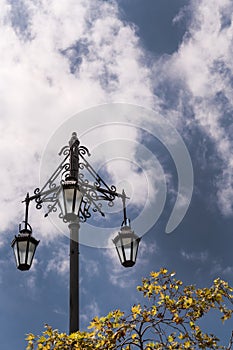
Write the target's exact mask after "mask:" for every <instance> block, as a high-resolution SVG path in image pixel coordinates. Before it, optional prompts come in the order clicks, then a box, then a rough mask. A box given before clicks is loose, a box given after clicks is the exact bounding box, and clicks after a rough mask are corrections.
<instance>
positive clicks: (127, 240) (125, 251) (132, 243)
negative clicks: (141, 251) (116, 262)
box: [113, 222, 140, 267]
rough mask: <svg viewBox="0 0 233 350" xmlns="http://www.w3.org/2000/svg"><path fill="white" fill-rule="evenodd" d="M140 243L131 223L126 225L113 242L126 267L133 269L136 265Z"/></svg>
mask: <svg viewBox="0 0 233 350" xmlns="http://www.w3.org/2000/svg"><path fill="white" fill-rule="evenodd" d="M139 242H140V238H139V237H138V236H137V235H136V234H135V233H134V231H132V229H131V227H130V224H129V222H127V223H126V224H125V223H124V224H123V225H122V226H121V229H120V232H118V235H117V236H116V237H115V238H114V240H113V243H114V244H115V246H116V250H117V253H118V256H119V259H120V262H121V264H122V265H123V266H124V267H132V266H133V265H134V264H135V262H136V258H137V252H138V246H139Z"/></svg>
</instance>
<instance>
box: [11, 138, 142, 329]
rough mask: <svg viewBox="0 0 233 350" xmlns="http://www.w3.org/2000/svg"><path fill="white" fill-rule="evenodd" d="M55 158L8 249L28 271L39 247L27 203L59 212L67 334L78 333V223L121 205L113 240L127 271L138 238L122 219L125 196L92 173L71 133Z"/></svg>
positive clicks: (136, 247) (18, 266)
mask: <svg viewBox="0 0 233 350" xmlns="http://www.w3.org/2000/svg"><path fill="white" fill-rule="evenodd" d="M59 155H63V156H64V158H63V160H62V162H61V163H60V164H59V166H58V167H57V169H56V170H55V171H54V173H53V174H52V175H51V176H50V178H49V179H48V180H47V182H46V183H45V185H44V186H43V187H42V188H41V189H39V188H36V189H35V190H34V194H33V195H32V196H29V193H27V195H26V198H25V200H24V201H23V202H25V205H26V210H25V220H24V221H23V224H24V226H23V228H22V229H21V225H20V227H19V234H18V236H15V238H14V239H13V241H12V243H11V246H12V248H13V250H14V255H15V260H16V266H17V268H18V269H19V270H21V271H25V270H29V269H30V267H31V265H32V261H33V257H34V254H35V251H36V247H37V245H38V244H39V241H37V240H36V239H35V238H34V237H33V236H32V228H31V226H30V224H29V223H28V209H29V203H30V202H31V201H35V202H36V208H37V209H41V208H42V204H45V205H47V213H46V214H45V217H46V216H48V214H49V213H51V212H56V211H57V210H58V209H59V210H60V213H59V217H60V218H61V219H62V220H63V221H64V222H65V223H68V227H69V229H70V326H69V330H70V333H73V332H76V331H77V330H79V223H80V222H85V221H86V220H87V219H88V218H90V216H91V210H92V211H93V212H99V213H100V214H101V215H102V216H104V213H103V211H102V209H101V207H102V204H101V202H102V201H107V202H108V205H109V206H112V205H113V204H114V201H115V199H116V198H121V199H122V203H123V215H124V220H123V223H122V226H121V229H120V232H119V233H118V235H117V237H116V238H115V239H114V240H113V242H114V244H115V245H116V249H117V253H118V255H119V258H120V262H121V264H122V265H123V266H124V267H131V266H133V265H134V264H135V262H136V257H137V251H138V245H139V242H140V238H139V237H138V236H136V235H135V233H134V232H133V231H132V230H131V226H130V221H129V219H127V217H126V205H125V203H126V198H127V197H126V194H125V192H124V191H123V192H122V194H121V193H118V192H117V191H116V187H115V186H113V185H112V186H110V187H109V186H108V185H107V184H106V182H105V181H104V180H103V179H102V178H101V177H100V176H99V175H98V174H97V173H96V172H95V170H94V169H93V167H92V166H91V165H90V163H89V162H88V161H87V160H86V156H90V153H89V151H88V149H87V148H86V147H84V146H80V142H79V140H78V138H77V134H76V133H75V132H74V133H73V134H72V137H71V139H70V141H69V146H65V147H63V148H62V150H61V151H60V153H59ZM85 171H86V172H87V174H88V175H89V177H90V176H91V178H92V182H90V180H88V179H87V178H85Z"/></svg>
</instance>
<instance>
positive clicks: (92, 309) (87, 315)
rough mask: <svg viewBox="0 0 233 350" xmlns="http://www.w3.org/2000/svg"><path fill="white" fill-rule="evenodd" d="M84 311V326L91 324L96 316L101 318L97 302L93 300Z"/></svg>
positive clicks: (82, 317) (82, 320)
mask: <svg viewBox="0 0 233 350" xmlns="http://www.w3.org/2000/svg"><path fill="white" fill-rule="evenodd" d="M82 311H83V312H82V313H81V315H80V319H81V322H82V324H85V323H89V322H90V321H91V320H92V319H93V318H94V317H95V316H100V308H99V305H98V303H97V302H96V300H92V302H91V303H90V304H89V305H86V306H85V307H84V309H83V310H82Z"/></svg>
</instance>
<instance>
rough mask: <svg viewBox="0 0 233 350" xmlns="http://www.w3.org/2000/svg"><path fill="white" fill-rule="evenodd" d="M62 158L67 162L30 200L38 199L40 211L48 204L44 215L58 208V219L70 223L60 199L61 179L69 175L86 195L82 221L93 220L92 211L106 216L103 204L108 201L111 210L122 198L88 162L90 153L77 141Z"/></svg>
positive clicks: (37, 203)
mask: <svg viewBox="0 0 233 350" xmlns="http://www.w3.org/2000/svg"><path fill="white" fill-rule="evenodd" d="M59 155H60V156H64V159H63V160H62V161H61V163H60V164H59V165H58V167H57V168H56V170H55V171H54V173H53V174H52V175H51V176H50V178H49V179H48V180H47V182H46V183H45V184H44V186H43V187H42V188H41V189H39V188H36V189H35V190H34V195H33V196H32V197H30V200H35V202H36V208H37V209H41V208H42V204H43V203H48V204H47V213H46V214H45V216H47V215H48V214H49V213H51V212H57V211H58V208H59V214H58V216H59V218H62V219H63V221H64V222H67V220H65V219H64V215H63V212H62V207H61V204H60V202H59V199H58V198H59V194H60V192H61V189H62V187H61V186H62V182H61V180H66V179H67V177H68V176H74V177H75V178H76V179H77V181H78V185H79V188H80V190H81V192H82V193H83V199H82V202H81V205H80V209H79V214H78V215H79V220H80V221H81V222H85V221H86V220H87V219H88V218H90V217H91V213H90V211H91V209H92V211H93V212H99V213H100V214H101V215H102V216H104V212H103V210H102V208H103V205H102V202H103V201H106V202H107V204H108V206H109V207H112V206H113V205H114V200H115V199H116V197H120V198H123V196H122V195H121V194H119V193H117V190H116V186H114V185H111V186H108V185H107V183H106V182H105V181H104V180H103V179H102V178H101V177H100V175H99V174H98V173H97V172H96V171H95V170H94V168H93V167H92V166H91V164H90V163H89V162H88V161H87V160H86V158H85V156H88V157H89V156H90V152H89V150H88V148H87V147H85V146H80V144H79V141H78V139H76V140H75V141H74V142H73V143H71V142H70V147H69V146H64V147H63V148H62V149H61V151H60V152H59Z"/></svg>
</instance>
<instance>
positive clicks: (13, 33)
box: [0, 0, 154, 235]
mask: <svg viewBox="0 0 233 350" xmlns="http://www.w3.org/2000/svg"><path fill="white" fill-rule="evenodd" d="M0 50H1V58H0V103H1V119H0V131H1V148H0V158H1V160H2V167H1V177H0V179H1V186H2V188H3V191H2V193H1V210H0V213H1V214H0V218H1V219H2V220H1V222H2V225H1V230H2V231H5V230H6V229H7V228H9V227H11V225H12V227H16V225H17V222H18V220H21V217H22V213H23V207H21V206H20V201H21V200H22V199H23V197H24V193H25V192H26V191H27V190H29V191H30V192H31V191H32V189H33V188H34V187H36V185H37V183H38V182H39V181H38V177H39V176H38V173H39V159H40V158H41V154H42V150H43V148H44V146H45V144H46V142H47V141H48V139H49V137H50V135H51V134H52V133H53V132H54V130H55V129H56V128H57V127H58V126H59V125H60V124H61V123H63V122H64V121H65V120H66V118H68V117H69V116H71V115H74V114H76V113H77V112H78V111H79V110H81V109H84V108H88V107H90V106H93V105H96V104H100V103H106V102H110V101H126V102H130V103H139V104H140V103H141V104H144V105H145V104H146V105H147V106H151V105H152V103H153V100H154V98H153V94H152V89H151V81H150V72H149V70H148V69H147V68H146V66H145V65H144V64H143V63H142V61H143V51H142V50H141V49H140V47H139V44H138V38H137V36H136V34H135V31H134V28H133V27H132V26H130V25H127V24H125V23H123V22H122V21H121V20H120V19H119V16H118V8H117V5H116V3H115V2H114V1H112V2H110V3H109V2H106V1H96V2H94V3H93V2H92V1H85V2H83V1H72V0H68V1H59V2H57V1H55V0H51V1H49V2H47V1H38V2H37V1H35V2H31V1H28V0H22V1H20V6H18V5H16V3H15V2H10V1H7V0H1V14H0ZM35 220H36V219H35ZM40 222H41V220H40V219H37V224H38V226H39V225H40ZM35 225H36V224H35ZM51 231H52V229H51ZM41 234H42V235H43V232H42V233H41Z"/></svg>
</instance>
